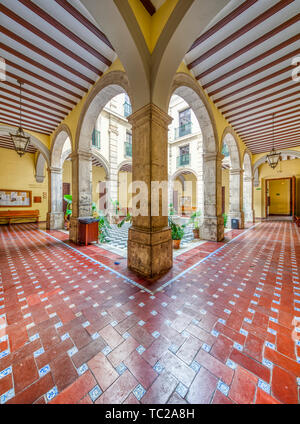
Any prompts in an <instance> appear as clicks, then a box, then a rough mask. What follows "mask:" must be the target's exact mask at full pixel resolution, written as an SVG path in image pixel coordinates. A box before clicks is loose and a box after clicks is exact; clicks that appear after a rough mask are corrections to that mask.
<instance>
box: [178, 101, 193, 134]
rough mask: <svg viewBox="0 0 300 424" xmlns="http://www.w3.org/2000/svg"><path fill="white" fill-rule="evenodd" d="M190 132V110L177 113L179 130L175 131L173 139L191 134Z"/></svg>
mask: <svg viewBox="0 0 300 424" xmlns="http://www.w3.org/2000/svg"><path fill="white" fill-rule="evenodd" d="M191 132H192V122H191V108H188V109H185V110H182V111H181V112H179V128H176V129H175V138H178V137H183V136H185V135H188V134H191Z"/></svg>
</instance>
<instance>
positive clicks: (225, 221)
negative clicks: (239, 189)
mask: <svg viewBox="0 0 300 424" xmlns="http://www.w3.org/2000/svg"><path fill="white" fill-rule="evenodd" d="M223 218H224V227H226V225H227V220H228V216H227V213H223Z"/></svg>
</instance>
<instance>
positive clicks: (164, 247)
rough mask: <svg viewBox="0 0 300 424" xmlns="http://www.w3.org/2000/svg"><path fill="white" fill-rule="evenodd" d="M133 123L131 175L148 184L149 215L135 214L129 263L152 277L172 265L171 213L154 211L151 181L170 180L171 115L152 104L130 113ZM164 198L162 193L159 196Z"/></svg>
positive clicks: (129, 247) (160, 199)
mask: <svg viewBox="0 0 300 424" xmlns="http://www.w3.org/2000/svg"><path fill="white" fill-rule="evenodd" d="M128 121H129V122H130V124H131V125H132V179H133V182H134V181H142V182H144V183H145V185H146V186H147V187H148V202H147V212H148V213H147V216H136V217H134V218H133V224H132V227H131V228H130V230H129V238H128V267H129V268H130V269H132V270H133V271H135V272H137V273H138V274H141V275H143V276H144V277H147V278H153V277H156V276H158V275H161V274H163V273H165V272H166V271H168V270H169V269H170V268H171V267H172V266H173V253H172V238H171V230H170V228H169V227H168V216H163V214H162V210H161V208H160V211H159V216H152V215H151V182H152V181H159V182H162V181H165V182H166V181H168V125H169V124H170V122H171V118H170V117H169V115H167V114H166V113H165V112H164V111H162V110H161V109H160V108H158V107H157V106H155V105H153V104H149V105H147V106H145V107H143V108H142V109H140V110H138V111H137V112H135V113H133V114H132V115H130V116H129V117H128ZM159 201H160V204H161V202H162V195H161V194H160V198H159Z"/></svg>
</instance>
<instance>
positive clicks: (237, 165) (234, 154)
mask: <svg viewBox="0 0 300 424" xmlns="http://www.w3.org/2000/svg"><path fill="white" fill-rule="evenodd" d="M224 142H225V143H226V144H227V146H228V150H229V155H230V161H231V168H232V169H241V154H240V149H239V144H238V142H237V139H236V135H235V132H234V131H233V129H232V128H231V127H226V128H225V130H224V131H223V134H222V139H221V148H220V151H221V152H222V147H223V143H224Z"/></svg>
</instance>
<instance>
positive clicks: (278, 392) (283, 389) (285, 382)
mask: <svg viewBox="0 0 300 424" xmlns="http://www.w3.org/2000/svg"><path fill="white" fill-rule="evenodd" d="M272 393H273V395H274V397H275V398H276V399H279V400H280V401H281V402H282V403H287V404H297V403H299V399H298V390H297V386H296V377H295V376H294V375H292V374H290V373H289V372H287V371H285V370H283V369H281V368H279V367H276V366H275V367H274V369H273V375H272Z"/></svg>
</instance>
